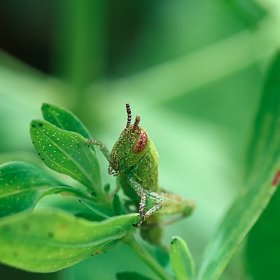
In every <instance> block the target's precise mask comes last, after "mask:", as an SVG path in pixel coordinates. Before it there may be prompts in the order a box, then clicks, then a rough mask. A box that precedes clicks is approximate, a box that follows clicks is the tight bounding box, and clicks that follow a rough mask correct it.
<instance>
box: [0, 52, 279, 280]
mask: <svg viewBox="0 0 280 280" xmlns="http://www.w3.org/2000/svg"><path fill="white" fill-rule="evenodd" d="M279 71H280V56H279V55H278V56H277V57H276V59H275V61H274V63H273V64H272V66H271V68H270V70H269V73H268V78H267V81H266V84H265V87H264V90H263V96H262V100H261V104H260V107H259V111H258V113H257V118H256V122H255V124H254V129H253V134H252V137H251V141H250V145H249V151H248V155H247V169H246V184H245V185H244V187H243V189H242V190H241V193H240V195H239V196H238V197H237V198H236V200H235V202H234V203H233V205H232V207H231V208H230V209H229V211H228V213H227V215H226V216H225V218H224V220H223V221H222V223H221V224H220V226H219V228H218V230H217V233H216V234H215V235H214V237H213V238H212V240H211V242H210V244H209V246H208V248H207V249H206V252H205V253H204V256H203V258H202V262H201V264H200V265H199V266H198V269H197V272H196V273H195V264H194V261H193V259H192V256H191V253H190V251H189V249H188V247H187V245H186V244H185V242H184V241H183V240H182V239H181V238H180V237H173V238H172V241H171V245H170V261H171V265H172V269H173V273H174V276H175V277H176V278H177V279H197V280H198V279H201V280H202V279H203V280H205V279H210V280H212V279H218V278H219V277H220V275H221V274H222V272H223V270H224V268H225V267H226V265H227V263H228V262H229V260H230V258H231V257H232V255H233V254H234V252H235V251H236V249H237V248H238V246H239V245H240V243H241V242H242V241H243V239H244V237H245V236H246V234H247V233H248V232H249V230H250V229H251V227H252V226H253V224H254V223H255V222H256V221H257V219H258V217H259V216H260V214H261V213H262V211H263V209H264V208H265V207H266V205H267V204H268V202H269V200H270V198H271V197H272V195H273V193H274V192H275V190H276V187H277V186H278V185H279V170H280V149H279V143H280V126H279V123H280V116H279V110H280V108H279V106H280V95H279V89H280V79H279ZM42 112H43V116H44V120H35V121H32V122H31V126H30V133H31V138H32V141H33V143H34V146H35V149H36V151H37V153H38V154H39V156H40V157H41V159H42V160H43V161H44V163H45V164H46V165H47V166H48V167H49V168H50V169H52V170H54V171H57V172H59V173H63V174H66V175H69V176H70V177H72V178H73V179H74V180H75V181H69V179H68V178H65V177H60V178H58V179H56V178H54V176H52V175H50V174H49V173H47V172H46V171H44V170H43V169H42V168H39V167H36V166H33V165H31V164H28V163H24V162H10V163H6V164H3V165H2V166H1V167H0V185H1V189H0V214H1V220H0V247H1V253H0V260H1V262H3V263H5V264H9V265H12V266H15V267H18V268H21V269H25V270H29V271H39V272H51V271H57V270H60V269H63V268H65V267H68V266H71V265H73V264H75V263H77V262H80V261H82V260H84V259H86V258H88V257H90V256H92V255H95V254H99V253H102V252H106V251H107V250H111V249H113V248H115V247H116V246H118V245H120V244H122V243H126V244H128V245H129V246H130V247H131V248H132V249H133V250H134V251H135V252H136V253H137V254H138V255H139V256H140V257H141V258H142V260H144V261H145V262H146V264H147V265H149V266H150V268H151V269H152V270H153V271H154V272H155V273H156V274H157V275H158V277H159V278H160V279H172V276H171V275H169V274H168V273H167V272H166V271H165V270H164V269H163V267H162V266H161V265H159V263H158V262H157V261H156V260H155V259H154V258H152V257H151V256H150V254H149V253H148V252H147V251H146V250H145V249H144V248H143V247H142V245H141V242H139V241H137V239H135V238H134V234H135V228H134V227H133V226H132V223H135V222H137V221H138V219H139V217H138V214H123V215H120V214H122V213H123V212H122V209H123V206H122V202H121V200H120V199H119V197H118V195H117V194H115V195H114V197H113V199H111V197H110V194H109V190H110V187H109V186H108V185H105V186H103V185H102V182H101V175H100V166H99V161H98V159H97V156H96V152H95V149H94V147H93V146H91V147H90V148H89V147H88V141H87V140H86V138H92V137H91V136H90V134H89V133H88V131H87V129H86V128H85V127H84V126H83V124H82V123H81V122H80V121H79V120H78V119H77V118H76V117H75V116H74V115H73V114H72V113H70V112H69V111H67V110H65V109H63V108H61V107H58V106H54V105H49V104H44V105H43V107H42ZM62 181H63V182H64V183H62ZM70 185H71V186H70ZM57 193H60V195H61V196H62V197H63V200H65V201H66V205H60V204H59V205H56V204H51V203H46V204H44V205H40V204H39V205H38V206H40V207H35V206H36V204H37V203H38V201H40V200H41V199H42V198H43V197H45V196H46V195H50V194H57ZM73 198H74V199H73ZM78 200H79V201H81V204H79V205H78V202H77V201H78ZM85 206H86V207H85ZM87 209H90V211H87ZM132 275H133V276H134V277H135V278H136V277H138V279H147V278H145V277H144V276H141V275H139V274H136V273H128V272H126V273H120V274H118V276H117V277H118V279H130V278H131V277H132Z"/></svg>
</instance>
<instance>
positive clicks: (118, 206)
mask: <svg viewBox="0 0 280 280" xmlns="http://www.w3.org/2000/svg"><path fill="white" fill-rule="evenodd" d="M113 209H114V213H115V215H122V214H124V211H123V207H122V203H121V200H120V197H119V195H118V194H117V193H115V194H114V198H113Z"/></svg>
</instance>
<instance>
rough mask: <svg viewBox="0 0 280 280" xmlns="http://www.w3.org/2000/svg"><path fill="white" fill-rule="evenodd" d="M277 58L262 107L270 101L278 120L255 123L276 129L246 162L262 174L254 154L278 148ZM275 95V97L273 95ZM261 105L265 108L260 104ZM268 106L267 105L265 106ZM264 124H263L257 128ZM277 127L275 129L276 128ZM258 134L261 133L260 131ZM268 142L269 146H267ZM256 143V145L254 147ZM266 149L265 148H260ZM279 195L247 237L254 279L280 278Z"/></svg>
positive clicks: (279, 63) (261, 165) (270, 118)
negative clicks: (268, 96)
mask: <svg viewBox="0 0 280 280" xmlns="http://www.w3.org/2000/svg"><path fill="white" fill-rule="evenodd" d="M279 73H280V55H279V54H278V57H277V59H276V60H275V62H274V64H273V65H272V67H271V69H270V73H269V76H268V79H267V82H266V85H265V88H264V90H265V92H267V94H271V95H273V96H274V99H270V100H268V99H263V100H262V102H263V104H265V103H266V104H268V103H269V102H271V104H270V105H269V107H271V108H273V107H274V108H275V109H274V110H278V118H273V115H271V114H268V115H267V116H266V118H263V119H262V118H260V117H259V120H258V122H259V123H261V122H262V121H266V122H270V123H273V126H274V127H276V129H275V130H273V131H270V134H266V137H267V138H268V139H266V140H265V141H263V142H261V143H255V145H254V146H252V148H251V151H250V156H251V157H250V158H252V159H254V160H252V161H249V162H248V167H249V169H253V168H259V169H260V170H261V169H263V170H264V171H265V170H266V169H267V168H269V167H268V166H266V165H265V164H264V162H261V161H260V159H258V158H255V157H254V155H255V154H256V153H257V151H258V150H260V149H264V153H269V150H270V149H273V148H275V147H277V143H273V141H274V142H275V141H278V149H279V146H280V142H279V137H278V139H277V137H275V136H273V135H274V134H277V133H278V134H279V126H280V117H279V112H280V74H279ZM272 93H274V94H272ZM262 106H264V105H262ZM267 106H268V105H267ZM263 126H264V125H263V124H262V125H261V126H260V127H259V129H261V128H262V127H263ZM277 127H278V129H277ZM258 133H259V134H260V133H262V131H261V130H260V131H259V132H258ZM268 143H269V144H268ZM256 144H258V145H256ZM262 147H265V148H262ZM279 179H280V170H279V171H278V173H277V174H275V177H274V180H273V185H275V187H276V186H277V185H278V186H279ZM279 211H280V193H279V191H278V192H276V194H275V195H274V197H273V198H272V200H271V203H270V204H269V205H268V207H267V209H265V211H264V213H263V214H262V216H261V217H260V219H259V220H258V222H257V223H256V224H255V226H254V227H253V229H252V230H251V231H250V233H249V235H248V242H247V248H246V249H247V252H246V253H247V264H248V267H249V269H250V273H251V275H252V276H253V278H254V279H256V280H258V279H270V280H273V279H280V270H279V251H280V239H279V238H278V236H279V235H280V217H279Z"/></svg>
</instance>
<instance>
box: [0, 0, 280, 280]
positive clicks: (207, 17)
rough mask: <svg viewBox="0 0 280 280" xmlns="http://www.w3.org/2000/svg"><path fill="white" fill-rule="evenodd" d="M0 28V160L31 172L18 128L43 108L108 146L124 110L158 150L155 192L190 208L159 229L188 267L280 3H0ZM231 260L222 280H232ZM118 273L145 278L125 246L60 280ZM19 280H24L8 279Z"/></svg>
mask: <svg viewBox="0 0 280 280" xmlns="http://www.w3.org/2000/svg"><path fill="white" fill-rule="evenodd" d="M0 22H1V26H2V28H1V31H0V48H1V50H0V117H1V118H0V133H1V139H0V151H1V154H0V162H1V163H3V162H6V161H8V160H25V161H28V162H32V163H33V164H36V165H41V163H40V159H39V158H37V156H36V154H35V152H34V150H33V148H32V143H31V141H30V138H29V133H28V127H29V122H30V120H31V119H33V118H37V117H40V112H39V109H38V108H40V106H41V104H42V103H43V102H50V103H53V104H59V105H62V106H63V107H67V108H68V109H69V110H71V111H74V113H75V114H76V115H77V116H78V117H79V118H80V119H81V120H82V121H83V122H84V123H85V125H86V126H87V127H88V128H89V130H90V133H91V135H92V137H93V138H94V139H97V140H100V141H102V142H104V143H105V144H106V145H107V146H108V147H109V148H110V147H112V145H113V143H114V142H115V141H116V139H117V138H118V136H119V134H120V132H121V131H122V129H123V128H124V126H125V122H126V115H125V110H124V106H125V103H126V102H129V103H130V104H131V107H132V113H133V115H135V114H140V115H141V122H142V126H143V127H144V128H145V129H146V130H147V131H148V133H149V135H150V136H151V138H152V140H153V142H154V143H155V146H156V147H157V150H158V152H159V155H160V184H161V186H162V187H163V188H165V189H170V190H172V191H173V192H175V193H178V194H180V195H181V196H184V197H192V198H194V200H195V201H196V203H197V205H198V207H197V210H196V213H195V214H194V216H193V217H192V218H190V219H189V220H186V221H182V222H180V223H178V224H176V225H174V226H172V227H168V228H166V230H165V243H166V244H168V243H169V240H170V238H171V236H173V235H175V234H176V235H179V236H181V237H182V238H183V239H184V240H186V241H187V244H188V246H189V248H190V251H191V252H192V254H193V256H194V259H195V261H196V262H197V261H198V260H199V259H200V257H201V254H202V251H203V250H204V248H205V246H206V244H207V242H208V240H209V238H210V237H211V235H212V234H213V232H214V231H215V229H216V227H217V225H218V224H219V222H220V220H221V217H222V216H223V215H224V212H225V210H226V209H227V207H228V206H229V204H230V203H231V202H232V200H233V198H234V196H235V194H236V192H237V190H238V186H239V185H240V183H241V181H242V174H243V168H244V166H245V162H244V158H245V151H246V148H247V143H248V137H249V135H250V130H251V126H252V121H253V116H254V114H255V111H256V109H257V107H258V104H259V102H260V100H259V96H260V91H261V85H262V81H263V76H264V72H265V71H264V70H265V69H266V66H267V62H268V61H269V60H270V58H271V56H272V54H273V53H274V52H275V50H276V49H277V48H278V47H279V43H280V29H279V24H280V3H279V1H275V0H274V1H273V0H269V1H268V0H258V1H253V0H244V1H238V0H231V1H223V0H211V1H207V0H199V1H190V0H189V1H174V2H172V1H133V2H131V1H125V2H124V1H101V0H100V1H90V0H86V1H81V0H80V1H73V0H71V1H44V0H38V1H16V0H11V1H1V2H0ZM100 159H101V161H103V165H101V170H102V172H103V175H104V176H103V181H104V182H105V183H106V182H107V181H108V182H111V183H113V184H114V181H113V179H112V178H109V177H108V175H107V174H106V169H107V164H106V163H105V161H104V160H103V158H102V156H100ZM275 199H276V198H275ZM278 210H279V209H278ZM275 211H277V210H275ZM242 257H243V253H242V252H238V254H237V256H236V257H235V258H234V259H233V261H232V262H231V264H230V265H229V267H228V268H227V270H226V271H225V273H224V274H223V276H222V277H223V278H222V279H225V280H231V279H242V277H243V276H244V267H243V259H242ZM105 263H110V267H108V269H106V271H104V264H105ZM127 266H128V267H130V270H131V271H135V272H138V273H140V274H145V275H146V276H147V277H153V274H152V273H151V272H150V271H149V270H148V269H147V268H146V267H145V265H144V264H143V263H142V262H141V261H140V260H139V259H137V257H136V256H135V255H133V253H131V252H130V251H129V249H128V248H126V247H120V248H118V249H117V250H115V251H113V252H110V253H108V254H107V255H100V256H95V257H94V258H92V259H90V260H87V261H85V262H83V263H80V264H77V265H75V266H74V267H71V268H69V269H66V270H64V271H63V272H62V273H61V274H60V275H61V277H70V275H71V277H72V278H69V279H82V280H87V279H91V280H92V279H100V275H102V277H103V278H104V279H105V278H106V279H115V273H116V272H119V271H126V270H127ZM0 269H1V272H2V267H1V268H0ZM5 269H7V268H5ZM18 273H21V272H18ZM9 275H11V274H10V272H9ZM23 277H26V279H31V277H30V276H26V274H25V276H22V277H21V276H18V275H17V277H15V279H18V278H23ZM43 277H48V276H47V275H41V276H40V279H43ZM52 277H54V276H52ZM57 277H59V276H57ZM9 279H10V280H12V278H11V277H9ZM35 279H36V278H35ZM37 279H38V278H37ZM52 279H54V278H52ZM61 279H62V278H61Z"/></svg>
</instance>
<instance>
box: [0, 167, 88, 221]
mask: <svg viewBox="0 0 280 280" xmlns="http://www.w3.org/2000/svg"><path fill="white" fill-rule="evenodd" d="M61 191H65V192H68V193H71V194H73V195H76V196H79V197H87V195H86V194H84V193H83V192H81V191H80V190H78V189H74V188H71V187H68V186H64V185H63V184H62V183H60V182H59V181H57V180H56V179H54V178H53V177H51V176H50V175H49V174H48V173H46V172H45V171H43V170H42V169H40V168H38V167H36V166H34V165H31V164H28V163H24V162H10V163H5V164H3V165H1V166H0V217H4V216H9V215H12V214H16V213H19V212H22V211H27V210H32V209H33V208H34V206H35V205H36V203H37V201H38V200H39V199H40V198H41V197H43V196H44V195H46V194H50V193H54V192H55V193H57V192H61Z"/></svg>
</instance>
